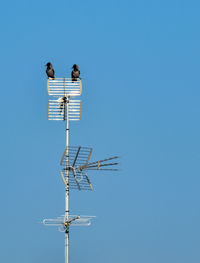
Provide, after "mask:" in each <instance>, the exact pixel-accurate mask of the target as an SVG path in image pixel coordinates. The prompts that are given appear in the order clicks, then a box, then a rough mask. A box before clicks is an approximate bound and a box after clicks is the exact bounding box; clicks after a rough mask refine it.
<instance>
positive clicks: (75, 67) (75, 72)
mask: <svg viewBox="0 0 200 263" xmlns="http://www.w3.org/2000/svg"><path fill="white" fill-rule="evenodd" d="M72 68H73V70H72V73H71V76H72V81H77V78H80V73H81V72H80V70H79V67H78V65H76V64H74V65H73V67H72Z"/></svg>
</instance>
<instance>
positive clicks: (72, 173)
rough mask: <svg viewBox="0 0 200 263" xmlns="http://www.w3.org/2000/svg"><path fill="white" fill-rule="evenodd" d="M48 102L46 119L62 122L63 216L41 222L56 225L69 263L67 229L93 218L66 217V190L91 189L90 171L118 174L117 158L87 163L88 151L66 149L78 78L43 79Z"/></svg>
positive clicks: (76, 115)
mask: <svg viewBox="0 0 200 263" xmlns="http://www.w3.org/2000/svg"><path fill="white" fill-rule="evenodd" d="M47 90H48V94H49V95H50V96H51V97H53V99H50V100H49V101H48V107H47V117H48V120H52V121H66V146H65V150H64V153H63V155H62V158H61V162H60V165H61V170H60V174H61V177H62V180H63V182H64V185H65V214H64V215H62V216H60V217H57V218H55V219H44V220H43V222H42V223H43V224H44V225H46V226H57V227H58V229H59V231H61V232H64V233H65V263H69V229H70V227H71V226H89V225H90V224H91V220H92V219H93V218H95V216H80V215H70V214H69V190H70V189H77V190H92V189H93V187H92V184H91V181H90V179H89V176H88V174H87V173H88V172H89V171H90V170H97V171H118V169H117V168H116V166H117V165H118V162H116V159H118V158H119V157H118V156H114V157H110V158H106V159H102V160H99V161H93V162H91V161H90V159H91V155H92V148H90V147H83V146H69V122H70V121H78V120H80V119H81V113H82V105H81V100H77V99H74V97H77V96H80V95H81V93H82V82H81V80H80V79H77V81H72V79H71V78H54V79H50V78H49V79H48V80H47Z"/></svg>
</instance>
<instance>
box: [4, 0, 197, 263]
mask: <svg viewBox="0 0 200 263" xmlns="http://www.w3.org/2000/svg"><path fill="white" fill-rule="evenodd" d="M199 12H200V3H199V1H184V0H182V1H178V0H173V1H172V0H168V1H152V0H150V1H147V0H140V1H128V0H124V1H118V0H117V1H105V0H102V1H99V2H96V1H91V0H85V1H76V2H69V1H57V2H55V1H51V0H50V1H45V0H44V1H38V0H35V1H20V0H19V1H17V2H16V1H9V2H8V1H7V2H5V1H4V2H3V3H2V4H1V11H0V28H1V49H0V53H1V56H0V57H1V64H0V72H1V104H0V110H1V139H0V140H1V188H0V190H1V191H0V207H1V213H0V214H1V217H0V223H1V224H0V229H1V239H0V247H1V253H0V260H1V262H4V263H9V262H12V261H15V262H20V263H27V262H29V263H33V262H38V263H40V262H48V263H53V262H64V235H63V234H61V233H59V232H58V231H57V230H56V229H53V228H46V227H44V226H42V225H41V224H39V223H38V222H40V221H41V220H42V219H43V218H54V217H57V216H59V215H61V214H63V212H64V185H63V182H62V179H61V178H60V175H59V168H60V167H59V161H60V159H61V156H62V153H63V151H64V146H65V133H64V130H65V124H64V123H61V122H60V123H58V122H49V121H47V117H46V111H47V102H48V95H47V90H46V74H45V66H44V65H45V64H46V63H47V62H48V61H51V62H52V63H53V65H54V68H55V71H56V76H57V77H64V76H65V77H68V76H70V72H71V66H72V65H73V64H74V63H77V64H78V65H79V66H80V70H81V76H82V81H83V94H82V97H81V99H82V102H83V112H82V120H81V121H80V122H73V123H70V128H71V137H70V143H71V145H82V146H90V147H93V157H92V159H94V160H95V159H102V158H104V157H109V156H112V155H116V154H118V155H120V162H121V164H120V169H121V170H120V172H119V173H117V174H106V173H97V172H96V173H90V178H91V181H92V183H93V186H94V191H93V192H84V191H83V192H78V191H72V192H71V195H70V210H71V212H72V213H73V214H85V215H87V214H88V215H96V216H97V218H96V219H95V220H94V222H93V224H92V226H91V227H89V228H76V229H75V228H73V229H72V230H71V232H70V262H79V261H81V262H83V263H91V262H95V263H102V262H103V263H108V262H109V263H110V262H115V263H121V262H137V263H147V262H148V263H160V262H162V263H169V262H171V263H188V262H191V263H199V261H200V254H199V243H200V229H199V220H200V205H199V203H200V194H199V184H200V176H199V174H200V166H199V160H200V139H199V137H200V136H199V134H200V124H199V116H200V103H199V97H200V89H199V86H200V80H199V68H200V49H199V47H200V33H199V28H200V19H199Z"/></svg>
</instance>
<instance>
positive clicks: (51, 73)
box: [46, 62, 55, 79]
mask: <svg viewBox="0 0 200 263" xmlns="http://www.w3.org/2000/svg"><path fill="white" fill-rule="evenodd" d="M46 66H47V69H46V73H47V76H48V78H52V79H54V78H55V76H54V73H55V72H54V69H53V66H52V64H51V63H50V62H48V63H47V64H46Z"/></svg>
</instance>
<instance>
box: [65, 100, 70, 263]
mask: <svg viewBox="0 0 200 263" xmlns="http://www.w3.org/2000/svg"><path fill="white" fill-rule="evenodd" d="M68 110H69V99H68V97H67V100H66V113H67V114H66V115H67V119H66V168H68V167H69V116H68ZM66 182H67V184H66V188H65V218H66V220H69V170H68V169H66ZM65 263H69V226H67V228H66V231H65Z"/></svg>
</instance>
